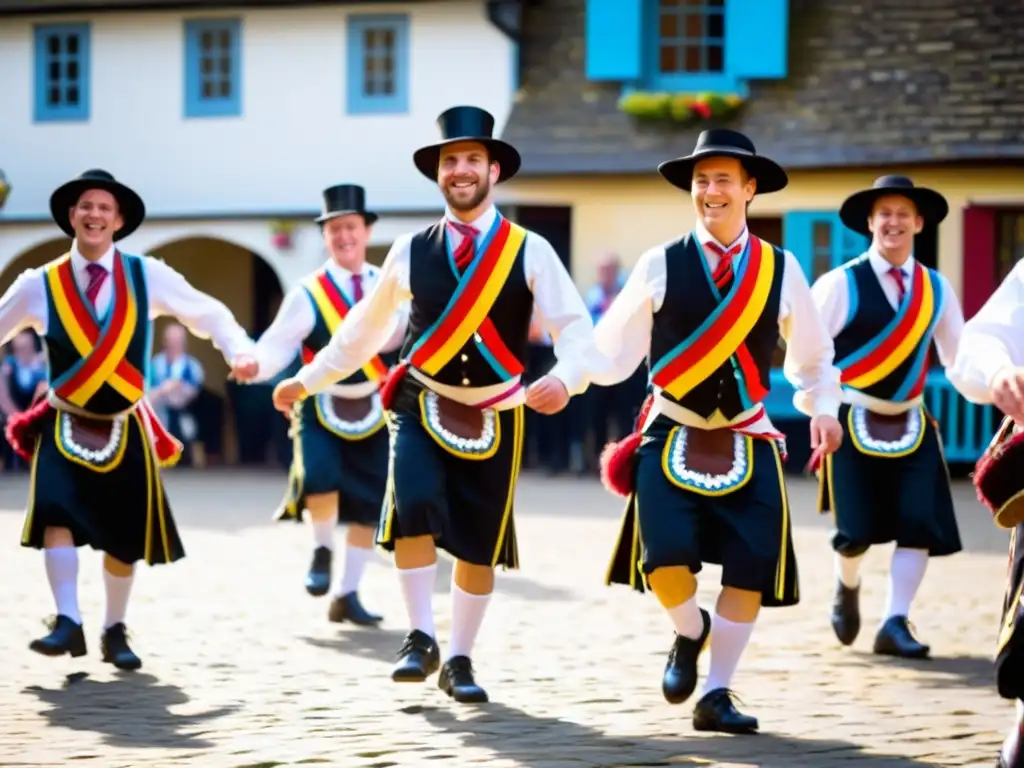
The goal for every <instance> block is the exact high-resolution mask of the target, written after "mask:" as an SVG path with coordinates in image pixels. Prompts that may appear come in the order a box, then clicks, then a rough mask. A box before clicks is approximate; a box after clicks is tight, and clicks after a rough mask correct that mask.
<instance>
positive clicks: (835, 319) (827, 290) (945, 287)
mask: <svg viewBox="0 0 1024 768" xmlns="http://www.w3.org/2000/svg"><path fill="white" fill-rule="evenodd" d="M868 262H869V263H870V264H871V268H872V270H874V273H875V276H876V277H877V278H878V282H879V284H880V285H881V286H882V293H884V294H885V298H886V300H887V301H888V302H889V306H891V307H892V308H893V309H898V308H899V286H897V285H896V280H895V279H894V278H893V276H892V275H890V274H888V272H889V270H890V269H892V265H891V264H890V263H889V262H888V261H886V260H885V258H884V257H883V256H882V255H881V254H880V253H878V251H877V250H876V249H875V248H874V247H873V246H872V248H871V249H870V250H868ZM901 269H902V270H903V290H904V291H909V290H910V286H911V279H912V276H913V274H914V257H913V256H911V257H910V258H909V259H907V261H906V262H904V264H903V266H902V268H901ZM848 271H849V267H847V266H842V267H837V268H836V269H833V270H831V271H829V272H826V273H825V274H824V275H822V276H821V277H819V278H818V279H817V280H816V281H815V283H814V286H813V287H812V288H811V293H812V295H813V296H814V301H815V303H816V304H817V305H818V312H819V313H820V314H821V319H822V320H823V321H824V323H825V327H826V328H827V329H828V333H829V335H830V336H831V337H832V338H835V337H836V336H838V335H839V333H840V332H841V331H842V330H843V327H844V326H845V325H846V321H847V318H848V315H849V311H850V279H851V276H850V275H848ZM939 281H940V283H941V284H942V293H943V302H942V307H941V309H940V312H941V314H940V315H939V320H938V322H937V323H936V324H935V330H934V333H933V338H934V339H935V346H936V348H937V349H938V352H939V361H940V362H941V363H942V365H943V366H944V367H945V368H947V369H948V368H949V367H950V366H951V365H952V364H953V360H954V359H955V358H956V352H957V347H958V346H959V344H960V334H961V333H962V332H963V328H964V313H963V310H962V309H961V308H960V301H959V300H958V299H957V297H956V294H955V293H954V292H953V287H952V286H951V285H950V284H949V281H948V280H947V279H946V278H945V276H943V275H941V274H940V275H939ZM843 398H844V400H845V402H847V403H850V404H851V405H861V406H863V407H865V408H869V409H871V410H873V411H875V412H876V413H887V414H896V413H903V412H905V411H909V410H911V409H912V408H916V407H917V406H918V404H919V403H920V402H921V396H920V395H919V396H917V397H915V398H912V399H911V400H906V401H903V402H892V401H889V400H881V399H879V398H877V397H871V396H870V395H866V394H864V393H863V392H858V391H855V390H853V389H850V388H844V390H843Z"/></svg>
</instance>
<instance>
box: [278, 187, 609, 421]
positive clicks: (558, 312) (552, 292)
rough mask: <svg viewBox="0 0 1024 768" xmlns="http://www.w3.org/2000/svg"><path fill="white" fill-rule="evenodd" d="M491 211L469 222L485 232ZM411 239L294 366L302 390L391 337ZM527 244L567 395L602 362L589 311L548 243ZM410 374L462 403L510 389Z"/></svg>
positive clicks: (529, 272) (324, 381)
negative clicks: (313, 351) (327, 339)
mask: <svg viewBox="0 0 1024 768" xmlns="http://www.w3.org/2000/svg"><path fill="white" fill-rule="evenodd" d="M496 215H497V210H496V209H495V208H494V207H493V206H491V207H490V208H488V209H487V211H485V212H484V213H483V214H482V215H481V216H480V218H478V219H477V220H476V221H473V222H470V224H471V225H472V226H474V227H476V229H477V230H478V231H480V232H481V233H486V232H487V231H488V230H489V229H490V227H491V225H492V224H493V223H494V217H495V216H496ZM445 219H446V220H447V221H458V219H456V218H455V216H454V214H453V213H452V212H451V211H450V210H446V211H445ZM445 229H446V232H447V234H446V236H447V237H449V238H451V245H452V249H453V250H455V249H457V248H458V245H459V243H460V242H461V235H458V234H457V233H454V232H452V231H451V228H450V227H446V228H445ZM413 236H414V234H408V235H403V236H401V237H399V238H398V239H397V240H396V241H395V242H394V244H393V245H392V246H391V251H390V252H389V253H388V256H387V258H386V259H385V260H384V266H383V268H382V269H381V274H380V279H379V280H378V282H377V286H376V288H375V289H374V290H373V291H372V292H371V293H370V294H369V295H368V296H367V297H366V298H365V299H364V300H363V301H361V302H360V303H359V304H358V305H356V306H355V307H353V308H352V310H351V311H350V312H349V313H348V315H347V316H346V318H345V321H344V322H343V323H342V325H341V328H339V329H338V331H337V332H336V333H335V334H334V336H333V338H332V339H331V343H330V344H329V345H327V346H326V347H324V348H323V349H322V350H320V352H319V353H318V354H317V355H316V357H315V358H314V359H313V360H312V362H310V363H309V364H308V365H306V366H305V367H303V369H302V370H301V371H299V373H298V376H297V378H298V380H299V381H300V382H302V384H303V386H304V387H305V388H306V391H307V392H309V393H316V392H320V391H322V390H323V389H324V388H326V387H327V386H329V385H330V384H331V383H332V382H335V381H338V380H340V379H344V378H346V377H347V376H349V375H350V374H351V373H352V372H353V371H355V370H357V369H358V368H359V367H361V366H362V365H363V364H364V363H366V362H367V361H368V360H369V359H370V358H371V357H373V355H375V354H376V353H377V352H378V351H379V350H380V349H381V348H382V347H383V345H384V343H385V341H386V340H387V338H388V336H389V334H390V330H389V321H390V320H391V318H392V316H393V315H394V314H395V313H396V312H397V311H398V310H399V307H400V306H401V305H402V303H403V302H406V301H415V297H414V296H413V294H412V289H411V288H410V282H409V260H410V255H411V250H410V246H411V243H412V238H413ZM482 236H483V235H482V234H481V237H482ZM524 247H525V252H524V256H523V263H524V269H525V272H526V283H527V285H528V286H529V289H530V291H531V292H532V293H533V299H534V303H535V305H536V307H537V309H538V310H539V312H540V314H541V316H542V317H543V319H544V324H545V327H546V329H547V330H548V331H549V332H550V333H551V335H552V337H553V338H554V340H555V343H554V351H555V357H556V358H557V363H556V364H555V366H554V367H553V368H552V369H551V371H550V375H552V376H555V377H557V378H558V379H559V380H560V381H561V382H562V383H563V384H565V387H566V389H567V390H568V392H569V394H570V395H575V394H580V393H581V392H583V391H584V390H586V387H587V378H586V376H587V372H588V371H589V370H590V369H591V368H592V367H593V366H595V365H596V366H598V367H600V365H601V359H600V357H599V355H598V354H597V353H596V350H595V349H594V344H593V322H592V321H591V319H590V313H589V312H588V311H587V307H586V305H585V304H584V303H583V298H582V297H581V296H580V294H579V292H578V291H577V290H576V286H575V285H574V284H573V282H572V278H570V277H569V273H568V271H567V270H566V269H565V265H563V264H562V261H561V259H559V257H558V254H557V253H555V250H554V248H552V247H551V244H550V243H549V242H548V241H547V240H545V239H544V238H543V237H541V236H540V235H537V234H535V233H533V232H528V233H527V235H526V241H525V246H524ZM524 362H525V361H524ZM409 373H410V374H411V375H413V376H415V377H416V378H418V379H419V380H420V381H421V382H422V383H423V384H424V385H425V386H427V387H428V388H429V389H431V390H433V391H435V392H437V393H438V394H439V395H442V396H443V397H447V398H450V399H452V400H455V401H457V402H461V403H463V404H466V405H476V404H477V403H482V402H485V401H487V400H490V399H492V398H494V397H496V396H498V395H500V394H502V393H503V392H505V391H506V390H507V389H508V386H509V384H508V383H504V384H495V385H492V386H487V387H469V386H467V387H455V386H448V385H445V384H442V383H440V382H437V381H434V380H432V379H430V378H429V377H427V376H426V375H425V374H423V373H422V372H420V371H417V370H415V369H413V368H410V371H409ZM524 399H525V393H524V392H523V391H522V390H519V391H518V392H517V393H516V394H514V395H513V396H511V397H508V398H506V399H505V400H502V401H501V402H500V403H498V404H497V405H496V406H495V407H496V408H501V409H505V408H512V407H515V406H517V405H520V404H522V403H523V402H524Z"/></svg>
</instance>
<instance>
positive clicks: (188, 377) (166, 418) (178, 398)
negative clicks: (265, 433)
mask: <svg viewBox="0 0 1024 768" xmlns="http://www.w3.org/2000/svg"><path fill="white" fill-rule="evenodd" d="M187 349H188V332H187V331H186V330H185V327H184V326H182V325H179V324H177V323H174V324H172V325H169V326H167V329H166V330H165V331H164V346H163V351H162V352H159V353H157V354H156V355H154V356H153V361H152V363H151V364H150V383H149V385H150V391H149V393H148V395H147V397H148V398H149V401H150V403H152V405H153V408H154V409H155V410H156V412H157V415H158V416H159V417H160V420H161V421H162V422H163V423H164V425H165V426H166V427H167V430H168V431H169V432H170V433H171V434H172V435H174V436H175V437H176V438H178V440H180V441H181V443H182V445H184V446H185V452H184V455H183V456H182V457H181V463H182V464H184V465H188V464H190V463H191V453H192V451H191V450H190V449H191V446H192V445H193V444H194V443H195V442H196V440H197V438H198V437H199V428H198V423H197V421H196V416H195V413H194V412H193V408H194V406H195V400H196V397H198V395H199V393H200V392H201V391H202V388H203V380H204V378H205V374H204V372H203V366H202V364H201V363H200V362H199V361H198V360H196V359H195V358H194V357H192V355H190V354H188V351H187Z"/></svg>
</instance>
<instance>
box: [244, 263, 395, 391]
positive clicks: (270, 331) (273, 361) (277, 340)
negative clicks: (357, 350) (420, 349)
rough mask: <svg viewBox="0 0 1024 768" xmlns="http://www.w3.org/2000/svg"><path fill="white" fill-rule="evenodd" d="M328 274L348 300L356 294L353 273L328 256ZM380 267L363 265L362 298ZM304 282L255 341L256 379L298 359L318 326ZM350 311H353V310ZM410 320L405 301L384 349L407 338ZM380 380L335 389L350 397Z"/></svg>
mask: <svg viewBox="0 0 1024 768" xmlns="http://www.w3.org/2000/svg"><path fill="white" fill-rule="evenodd" d="M324 268H325V269H326V270H327V272H328V274H329V275H330V276H331V277H332V278H333V279H334V281H335V282H336V283H337V284H338V285H339V286H340V287H341V289H342V291H343V292H344V293H345V295H346V298H347V299H349V300H352V299H354V297H355V293H354V291H355V284H354V282H353V280H352V277H353V273H352V272H350V271H349V270H347V269H345V268H344V267H342V266H341V265H339V264H338V263H337V262H336V261H334V260H333V259H329V260H328V261H327V263H326V264H325V265H324ZM380 273H381V271H380V269H378V268H377V267H375V266H374V265H372V264H363V266H362V269H360V271H359V275H360V277H361V282H362V289H363V297H364V298H365V297H366V296H368V295H369V294H370V292H371V291H372V290H373V289H374V287H376V285H377V283H378V282H379V280H380ZM304 283H305V280H303V284H300V285H297V286H295V287H294V288H292V289H291V290H290V291H288V293H287V294H286V295H285V297H284V300H283V301H282V302H281V308H280V309H279V310H278V312H277V316H276V317H275V318H274V322H273V323H271V325H270V327H269V328H267V330H266V331H265V332H264V333H263V335H262V336H260V339H259V341H258V342H257V343H256V351H255V357H256V361H257V362H258V363H259V374H258V376H257V377H256V379H255V380H256V381H258V382H259V381H267V380H269V379H272V378H274V377H275V376H277V374H279V373H280V372H281V371H282V370H284V369H285V367H286V366H287V365H288V364H289V363H291V362H292V360H294V359H295V355H296V354H297V353H298V352H299V350H300V349H301V346H302V341H303V339H305V338H306V337H307V336H309V334H310V333H312V332H313V328H314V326H315V325H316V312H315V310H314V307H313V303H312V301H311V300H310V297H309V294H308V293H307V292H306V290H305V288H304V287H303V285H304ZM350 311H351V310H350ZM408 322H409V305H408V303H403V305H402V306H401V307H399V309H398V310H397V311H396V312H395V313H394V315H392V317H390V318H389V324H390V326H389V333H388V339H387V341H386V343H385V344H384V346H383V347H382V348H381V351H384V352H390V351H392V350H394V349H396V348H397V347H398V346H399V345H401V343H402V340H403V339H404V337H405V330H406V326H407V325H408ZM376 388H377V383H376V382H373V381H365V382H359V383H354V384H343V385H334V386H333V387H331V389H332V391H336V392H337V393H339V394H341V393H342V392H344V393H347V394H349V395H351V396H363V395H368V394H370V393H371V392H373V391H375V390H376Z"/></svg>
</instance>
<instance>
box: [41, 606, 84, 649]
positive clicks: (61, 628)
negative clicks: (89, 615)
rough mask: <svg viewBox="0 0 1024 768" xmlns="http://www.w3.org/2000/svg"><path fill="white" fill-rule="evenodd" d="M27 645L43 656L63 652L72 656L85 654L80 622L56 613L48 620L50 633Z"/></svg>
mask: <svg viewBox="0 0 1024 768" xmlns="http://www.w3.org/2000/svg"><path fill="white" fill-rule="evenodd" d="M28 647H29V649H30V650H33V651H35V652H36V653H41V654H43V656H63V655H64V654H65V653H67V654H70V655H71V656H74V657H78V656H85V632H83V631H82V625H81V624H78V623H76V622H75V621H74V620H72V619H70V618H69V617H67V616H65V615H64V614H58V615H57V618H55V619H54V620H53V621H51V622H50V634H48V635H46V637H40V638H39V639H38V640H33V641H32V642H31V643H29V644H28Z"/></svg>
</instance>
